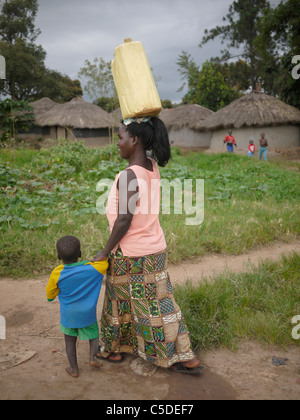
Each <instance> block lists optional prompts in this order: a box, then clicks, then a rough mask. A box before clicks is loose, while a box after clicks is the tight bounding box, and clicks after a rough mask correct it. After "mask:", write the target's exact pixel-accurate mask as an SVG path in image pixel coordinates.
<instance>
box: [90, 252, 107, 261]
mask: <svg viewBox="0 0 300 420" xmlns="http://www.w3.org/2000/svg"><path fill="white" fill-rule="evenodd" d="M107 258H108V255H106V254H105V252H104V251H99V252H98V254H97V255H96V257H95V258H94V259H93V260H92V262H98V261H104V260H107Z"/></svg>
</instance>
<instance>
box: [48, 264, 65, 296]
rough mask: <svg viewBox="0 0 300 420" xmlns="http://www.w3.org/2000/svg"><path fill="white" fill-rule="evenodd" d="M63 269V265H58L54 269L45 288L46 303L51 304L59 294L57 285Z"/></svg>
mask: <svg viewBox="0 0 300 420" xmlns="http://www.w3.org/2000/svg"><path fill="white" fill-rule="evenodd" d="M63 268H64V266H63V265H60V266H59V267H57V268H55V270H53V272H52V274H51V276H50V279H49V282H48V284H47V287H46V293H47V299H48V302H52V301H53V300H54V299H55V298H56V297H57V296H58V294H59V288H58V285H57V283H58V280H59V277H60V273H61V272H62V270H63Z"/></svg>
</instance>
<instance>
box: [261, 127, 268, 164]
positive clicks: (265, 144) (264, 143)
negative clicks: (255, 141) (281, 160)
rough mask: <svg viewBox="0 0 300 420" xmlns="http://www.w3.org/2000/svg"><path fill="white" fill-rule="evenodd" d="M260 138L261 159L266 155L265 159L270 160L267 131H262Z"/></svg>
mask: <svg viewBox="0 0 300 420" xmlns="http://www.w3.org/2000/svg"><path fill="white" fill-rule="evenodd" d="M260 137H261V138H260V140H259V145H260V150H259V160H261V159H262V156H263V155H264V161H267V160H268V149H267V148H268V140H267V139H266V138H265V133H261V135H260Z"/></svg>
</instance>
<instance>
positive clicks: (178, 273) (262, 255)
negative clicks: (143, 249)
mask: <svg viewBox="0 0 300 420" xmlns="http://www.w3.org/2000/svg"><path fill="white" fill-rule="evenodd" d="M294 251H295V252H297V253H298V254H300V240H296V241H294V242H292V243H287V244H286V243H281V242H279V243H278V242H277V243H275V244H273V245H270V246H266V247H257V248H256V249H253V250H251V251H249V252H247V253H246V254H242V255H238V256H235V255H233V256H226V255H220V254H213V255H207V256H205V257H203V258H197V259H194V260H193V261H189V262H186V263H182V264H179V265H171V266H170V267H169V272H170V276H171V279H172V283H173V284H182V283H184V282H185V281H186V280H187V279H189V280H190V281H192V283H194V284H197V283H198V282H199V281H201V279H202V278H207V279H209V278H212V279H213V278H214V277H216V276H217V275H218V274H221V273H223V272H224V271H225V270H229V271H232V272H234V273H240V272H243V271H247V266H249V264H253V265H255V266H257V265H258V264H259V262H260V261H265V260H271V261H278V260H279V259H280V258H281V255H289V254H291V253H292V252H294Z"/></svg>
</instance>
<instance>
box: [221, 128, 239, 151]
mask: <svg viewBox="0 0 300 420" xmlns="http://www.w3.org/2000/svg"><path fill="white" fill-rule="evenodd" d="M224 143H226V144H227V151H228V153H233V146H235V147H237V143H236V140H235V138H234V137H233V135H232V130H229V131H228V135H227V136H226V137H225V140H224Z"/></svg>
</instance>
